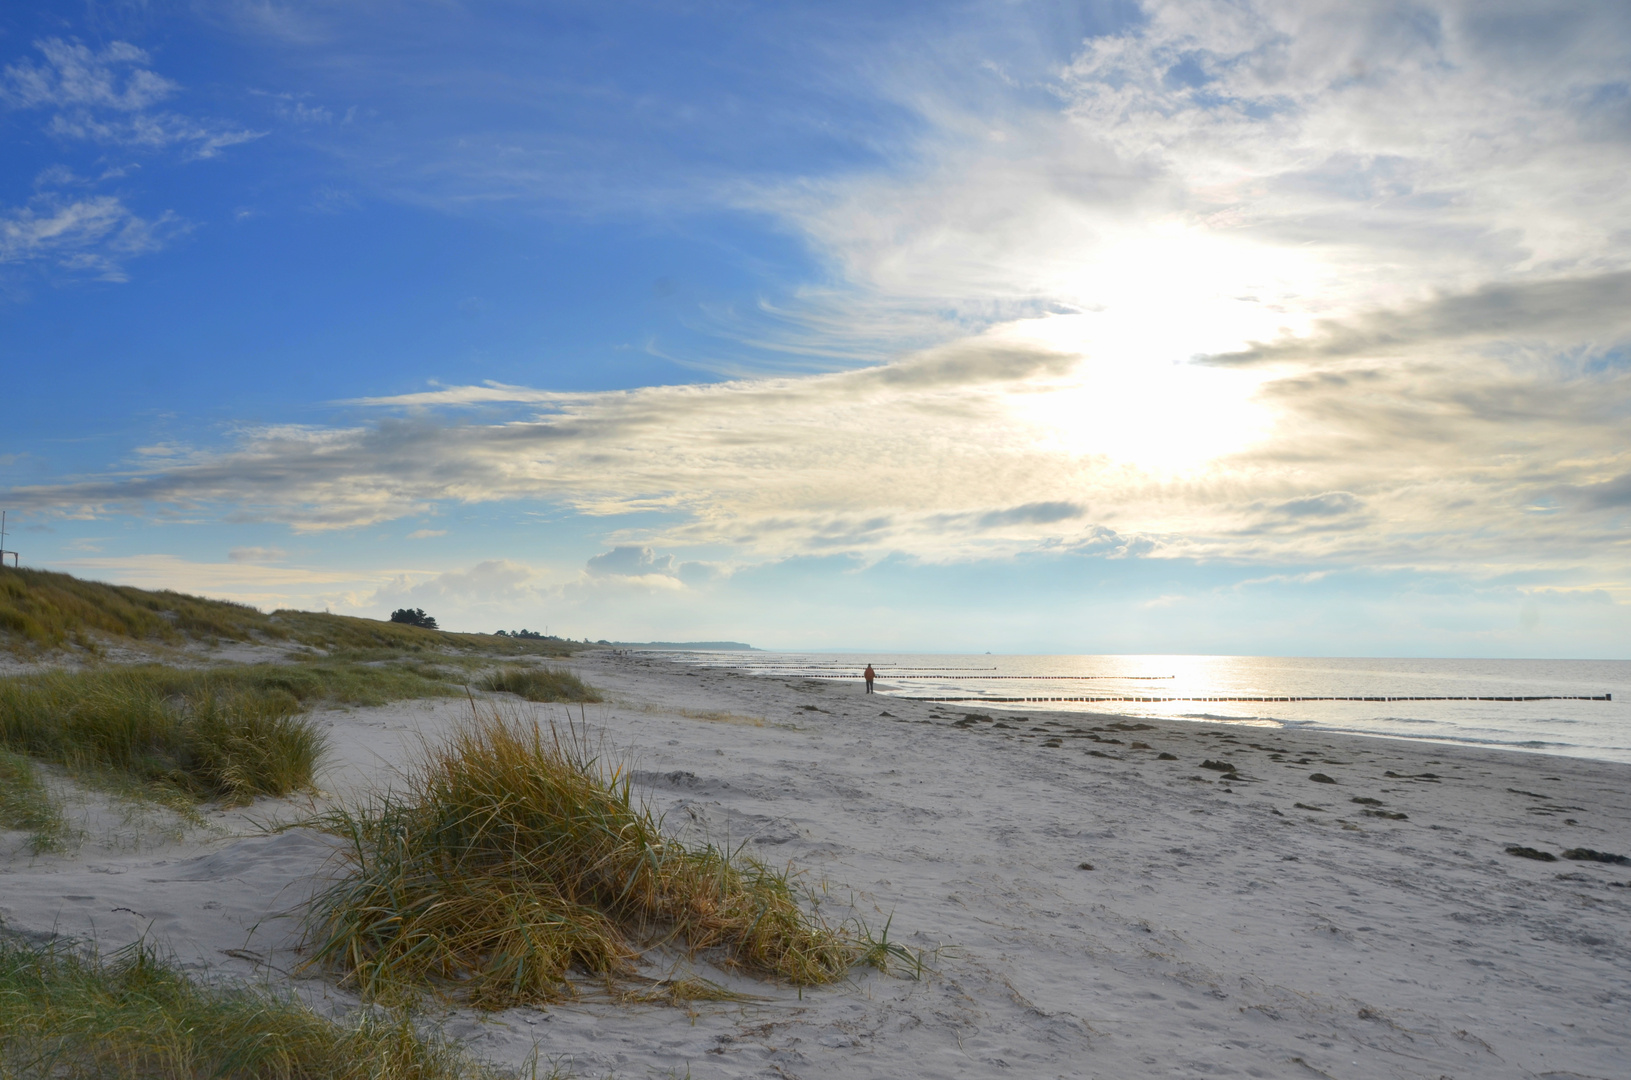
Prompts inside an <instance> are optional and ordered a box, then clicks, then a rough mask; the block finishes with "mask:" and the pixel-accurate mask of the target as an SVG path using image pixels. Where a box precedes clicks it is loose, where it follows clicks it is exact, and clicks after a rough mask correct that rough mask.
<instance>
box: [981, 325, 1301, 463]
mask: <svg viewBox="0 0 1631 1080" xmlns="http://www.w3.org/2000/svg"><path fill="white" fill-rule="evenodd" d="M1106 318H1107V317H1106V316H1104V315H1098V314H1094V315H1066V316H1050V317H1049V318H1048V319H1046V320H1037V322H1039V323H1045V324H1046V325H1044V326H1029V327H1026V328H1025V329H1026V330H1028V331H1038V330H1040V331H1042V333H1026V334H1025V335H1024V336H1025V337H1027V338H1029V339H1030V340H1031V341H1034V342H1038V343H1042V342H1045V343H1046V344H1048V345H1049V346H1050V347H1052V348H1057V349H1061V350H1063V351H1070V352H1081V353H1082V354H1083V357H1084V358H1083V360H1082V362H1081V364H1080V365H1078V367H1077V369H1076V371H1075V372H1074V373H1073V374H1072V375H1071V376H1069V377H1067V378H1064V379H1060V380H1057V381H1055V382H1053V383H1052V384H1050V385H1047V386H1045V387H1041V388H1038V389H1037V390H1036V391H1035V392H1033V393H1029V394H1025V395H1019V396H1015V397H1014V398H1012V399H1011V401H1010V407H1011V408H1012V409H1013V411H1014V413H1015V414H1016V415H1017V416H1018V417H1019V418H1020V419H1021V420H1022V421H1024V422H1026V423H1029V424H1031V425H1034V426H1035V427H1037V428H1039V429H1041V430H1040V432H1039V435H1040V437H1041V438H1042V439H1044V440H1045V441H1047V442H1048V443H1050V444H1051V445H1053V446H1056V447H1057V448H1058V449H1059V450H1061V451H1063V452H1065V453H1069V454H1073V455H1083V454H1103V455H1105V456H1107V457H1109V458H1111V459H1113V460H1115V461H1117V462H1122V463H1126V464H1130V465H1134V466H1137V467H1139V468H1142V469H1146V470H1149V471H1152V472H1165V473H1171V472H1185V471H1189V470H1193V469H1196V468H1199V467H1201V466H1204V465H1205V464H1206V463H1207V462H1209V461H1212V460H1214V459H1216V458H1218V457H1221V456H1224V455H1226V454H1230V453H1235V452H1237V451H1239V450H1241V449H1244V448H1245V447H1246V446H1248V445H1250V444H1251V443H1252V442H1254V441H1255V440H1257V439H1259V438H1261V437H1262V436H1264V435H1265V434H1266V433H1267V431H1268V428H1269V424H1270V420H1271V417H1270V415H1269V410H1268V409H1267V408H1266V407H1265V406H1264V405H1262V404H1261V403H1260V402H1259V401H1257V400H1256V393H1257V389H1258V386H1259V385H1260V384H1261V382H1262V377H1261V376H1260V375H1258V374H1256V373H1253V372H1244V371H1233V370H1228V369H1221V368H1211V367H1204V366H1200V365H1197V364H1193V363H1190V362H1188V359H1187V355H1181V358H1175V354H1174V352H1173V351H1172V347H1171V345H1170V344H1169V347H1167V348H1163V347H1162V345H1163V343H1162V342H1160V341H1158V340H1156V341H1150V342H1148V343H1147V344H1145V345H1143V346H1141V347H1140V346H1136V345H1132V344H1130V343H1118V344H1119V345H1120V347H1115V346H1108V347H1106V346H1097V347H1096V346H1095V345H1094V344H1093V339H1095V338H1099V337H1101V336H1103V335H1101V334H1099V333H1097V332H1096V331H1099V330H1102V329H1104V327H1102V326H1084V325H1082V324H1084V323H1091V322H1092V321H1093V320H1099V319H1106ZM1110 318H1113V317H1110ZM1114 336H1115V337H1118V338H1124V337H1132V336H1133V335H1130V334H1129V335H1122V334H1116V335H1114ZM1152 336H1157V337H1158V336H1159V335H1152ZM1175 359H1176V362H1175Z"/></svg>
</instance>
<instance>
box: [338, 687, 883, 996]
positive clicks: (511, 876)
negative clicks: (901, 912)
mask: <svg viewBox="0 0 1631 1080" xmlns="http://www.w3.org/2000/svg"><path fill="white" fill-rule="evenodd" d="M472 705H473V708H474V702H472ZM326 825H327V827H328V828H330V829H332V830H334V831H336V832H338V833H340V834H341V835H343V836H344V837H345V838H346V841H347V846H346V849H345V857H346V859H347V860H348V863H349V873H348V874H347V875H346V876H345V877H344V878H343V879H342V880H341V881H340V882H339V883H337V884H336V885H334V886H333V887H332V888H331V889H329V890H328V891H327V892H325V893H324V894H322V895H321V896H320V897H318V899H317V900H316V902H315V905H314V908H313V915H312V918H311V921H310V932H309V933H310V937H309V942H310V945H311V948H312V952H313V955H314V957H315V962H317V963H320V964H325V965H327V966H330V967H332V968H335V969H337V970H339V971H340V972H341V973H343V976H344V979H345V981H346V983H348V984H350V985H354V986H356V987H357V988H358V989H360V990H361V991H363V992H364V993H365V995H367V996H369V997H381V996H383V997H386V998H391V999H395V998H400V997H402V996H403V995H404V993H409V994H411V993H412V992H414V991H415V990H416V989H418V988H421V987H424V986H427V985H436V986H440V987H442V988H444V989H455V988H456V990H457V992H458V994H459V996H460V997H462V998H463V999H464V1000H466V1001H468V1002H469V1003H470V1004H472V1005H475V1006H477V1007H481V1008H504V1007H509V1006H512V1005H517V1004H526V1003H541V1002H549V1001H555V1000H559V999H561V998H562V997H567V996H571V995H572V994H573V993H574V990H573V987H572V984H571V982H570V981H569V972H570V971H572V970H574V969H575V970H577V971H579V972H581V973H583V974H586V975H590V976H596V977H599V978H600V979H602V980H604V981H605V982H606V984H607V985H608V986H610V985H611V984H613V983H615V982H617V981H619V980H628V979H630V978H631V977H633V976H634V975H635V974H636V967H635V964H634V960H635V958H636V957H637V956H638V955H639V953H640V952H641V951H642V950H643V949H644V948H646V947H648V946H649V945H650V944H652V943H653V942H654V941H656V940H658V939H659V938H661V939H665V940H673V941H678V942H680V943H682V944H683V945H684V946H686V947H687V948H689V949H690V950H692V951H695V952H704V951H710V952H713V953H716V954H717V955H718V959H719V960H720V961H722V962H724V963H726V964H728V965H732V966H736V967H740V968H742V969H745V970H748V971H751V972H754V973H758V974H762V975H766V976H770V977H773V978H776V979H781V980H786V981H788V982H791V983H795V984H799V985H811V984H818V983H824V982H831V981H832V980H834V979H837V978H839V977H840V976H842V975H843V973H844V972H845V971H847V970H848V968H849V967H850V965H851V964H852V963H853V962H854V961H855V960H856V959H857V956H858V953H857V949H856V944H855V941H854V939H852V938H851V937H849V936H848V935H846V934H845V933H843V932H842V931H840V930H836V929H834V928H832V927H829V926H827V925H826V924H824V923H823V922H822V921H821V920H820V918H819V917H818V916H816V915H815V914H814V913H813V912H812V911H811V910H810V908H809V906H808V905H807V904H805V903H802V902H801V899H800V897H799V895H798V892H797V889H796V887H795V882H794V881H793V880H792V878H791V877H790V876H789V874H788V873H787V872H785V871H779V870H776V869H774V868H772V867H770V866H768V865H766V864H765V863H763V862H761V861H759V860H757V859H754V858H752V857H749V856H745V855H743V854H742V853H741V852H739V851H736V852H732V851H726V850H722V849H720V848H718V847H715V846H712V845H702V846H697V845H686V844H682V843H680V842H679V841H678V840H676V839H674V838H673V837H672V836H668V835H665V833H664V831H663V828H662V822H661V821H660V820H659V819H658V818H657V817H655V816H654V815H653V813H652V812H651V810H650V809H649V808H647V807H645V806H643V805H642V804H640V802H639V801H638V800H637V799H636V796H635V794H634V792H633V791H632V789H631V786H630V780H629V776H628V773H627V771H626V770H625V769H623V768H622V767H620V766H618V765H617V764H616V763H614V762H612V761H609V760H608V759H607V758H606V757H605V755H604V754H603V753H601V752H600V751H599V750H598V749H597V748H595V747H593V746H592V745H591V744H590V743H589V741H588V739H587V736H586V735H585V734H584V733H583V732H582V731H580V730H576V729H573V728H566V729H562V728H560V727H557V726H555V725H553V724H551V725H540V724H539V723H538V722H537V721H536V720H527V719H524V718H523V717H522V716H520V715H519V714H517V713H513V712H512V713H504V712H501V711H500V710H499V709H498V708H497V707H496V706H489V707H487V708H486V709H485V710H481V709H476V711H475V712H474V714H473V715H472V717H471V718H470V719H469V721H468V722H466V723H464V724H462V725H460V726H459V727H458V728H456V729H455V730H454V731H453V732H452V733H451V734H450V735H449V736H448V737H447V739H446V740H445V741H443V742H440V743H437V744H434V745H429V746H427V747H426V750H425V754H424V760H423V761H422V763H421V764H420V765H419V767H418V768H417V769H416V770H414V771H413V772H412V773H411V774H410V776H409V777H408V779H407V782H406V783H405V784H404V785H403V787H402V788H400V789H398V790H394V791H392V792H390V793H388V794H384V795H380V796H378V797H376V798H375V799H374V800H372V801H371V802H370V803H368V804H367V805H365V806H364V807H361V808H357V809H352V810H342V811H337V812H335V813H334V814H332V815H330V816H329V818H328V819H327V822H326Z"/></svg>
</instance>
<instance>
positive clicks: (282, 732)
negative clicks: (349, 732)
mask: <svg viewBox="0 0 1631 1080" xmlns="http://www.w3.org/2000/svg"><path fill="white" fill-rule="evenodd" d="M459 692H460V691H459V690H458V689H457V688H455V687H452V686H450V685H448V684H446V683H443V682H440V681H437V680H435V679H431V678H428V677H426V676H425V675H422V674H419V673H417V672H414V671H409V670H403V669H400V668H395V667H378V666H367V665H361V664H345V663H338V664H336V663H302V664H254V665H237V666H230V667H217V668H205V669H179V668H173V667H166V666H162V665H157V664H145V665H140V666H133V667H100V668H95V669H90V670H80V671H65V670H57V671H47V672H43V673H40V674H33V675H19V676H12V677H10V678H4V679H0V747H3V748H5V749H9V750H11V751H13V752H14V753H18V754H25V755H29V756H31V757H34V758H38V759H40V760H43V761H48V762H51V763H53V764H56V765H60V766H63V767H65V768H67V769H69V770H71V771H73V772H74V773H76V774H77V775H79V776H81V777H84V778H88V779H103V780H107V779H118V780H122V781H124V782H127V783H133V784H136V785H158V786H160V787H162V788H165V789H168V790H170V791H174V792H179V793H181V794H184V795H186V796H188V797H190V798H194V799H225V800H227V801H229V802H245V801H247V800H249V799H253V798H255V797H257V796H261V795H286V794H289V793H290V792H293V791H298V790H302V789H305V788H309V787H310V786H311V782H312V774H313V770H314V769H315V767H316V765H317V760H318V758H319V756H320V755H321V753H322V749H323V746H322V738H321V736H320V735H319V733H318V732H317V730H316V729H315V728H314V727H312V725H311V723H310V722H309V720H308V719H307V717H306V713H307V712H308V710H309V709H310V708H311V706H312V705H313V704H316V703H318V702H325V701H327V702H341V703H347V704H355V705H377V704H383V703H384V702H387V701H396V700H401V699H404V698H414V697H431V696H445V695H449V694H455V693H459Z"/></svg>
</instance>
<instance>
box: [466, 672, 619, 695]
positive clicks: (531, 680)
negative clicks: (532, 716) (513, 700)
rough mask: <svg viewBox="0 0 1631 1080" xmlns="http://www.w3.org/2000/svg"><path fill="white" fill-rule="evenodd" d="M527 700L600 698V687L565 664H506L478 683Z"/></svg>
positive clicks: (487, 688)
mask: <svg viewBox="0 0 1631 1080" xmlns="http://www.w3.org/2000/svg"><path fill="white" fill-rule="evenodd" d="M477 685H478V686H480V688H481V689H483V690H493V691H499V692H503V693H508V694H515V695H516V696H517V697H523V698H526V699H527V700H528V701H599V700H601V697H600V691H598V690H596V689H595V688H594V687H592V686H590V685H588V684H587V683H585V682H584V681H583V680H582V679H580V678H578V677H577V676H576V675H574V674H572V673H571V672H570V671H567V670H566V669H565V668H549V667H544V668H526V667H507V668H500V669H499V670H497V671H495V672H493V673H492V674H491V675H488V676H487V677H486V678H484V679H482V680H481V682H480V683H478V684H477Z"/></svg>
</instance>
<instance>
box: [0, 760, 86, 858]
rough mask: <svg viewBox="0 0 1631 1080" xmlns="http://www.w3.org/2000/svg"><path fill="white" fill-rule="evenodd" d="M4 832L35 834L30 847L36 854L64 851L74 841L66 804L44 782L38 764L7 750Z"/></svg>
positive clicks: (0, 804) (1, 789)
mask: <svg viewBox="0 0 1631 1080" xmlns="http://www.w3.org/2000/svg"><path fill="white" fill-rule="evenodd" d="M0 829H19V830H22V831H25V832H28V833H30V834H32V835H30V836H29V838H28V847H29V850H30V851H32V852H33V853H34V854H35V855H41V854H44V853H46V852H56V851H64V850H66V849H67V848H68V847H69V846H70V842H71V839H72V836H71V832H72V830H70V829H69V828H68V824H67V820H66V819H65V818H64V817H63V813H62V804H61V803H59V802H58V801H57V800H56V799H54V798H52V797H51V792H50V791H48V790H47V789H46V787H45V785H44V784H43V783H41V782H40V777H39V773H38V771H37V770H36V769H35V768H34V763H33V762H32V761H29V760H28V759H27V758H25V757H23V756H22V755H20V754H13V753H10V752H9V751H5V750H0Z"/></svg>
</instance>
